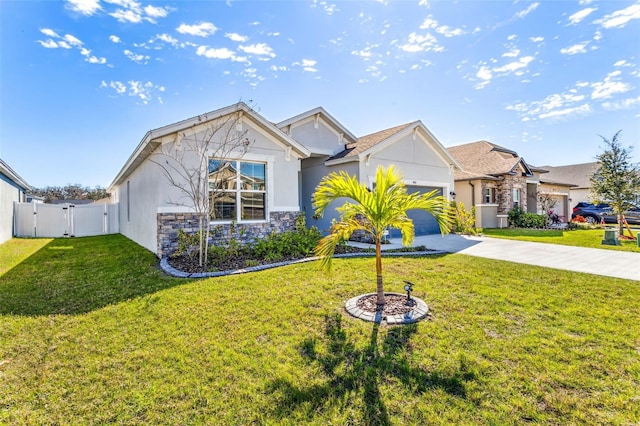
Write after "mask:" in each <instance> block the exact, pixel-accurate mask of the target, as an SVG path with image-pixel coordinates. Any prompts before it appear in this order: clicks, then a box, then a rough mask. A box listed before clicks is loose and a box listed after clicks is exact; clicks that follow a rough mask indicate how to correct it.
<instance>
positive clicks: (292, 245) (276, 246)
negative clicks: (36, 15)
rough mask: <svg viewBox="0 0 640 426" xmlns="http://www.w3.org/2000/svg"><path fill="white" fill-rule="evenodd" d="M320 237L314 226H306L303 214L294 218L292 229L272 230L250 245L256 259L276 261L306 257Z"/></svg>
mask: <svg viewBox="0 0 640 426" xmlns="http://www.w3.org/2000/svg"><path fill="white" fill-rule="evenodd" d="M321 238H322V234H321V233H320V231H319V230H318V228H316V227H315V226H313V227H311V228H307V227H306V224H305V218H304V216H303V215H300V216H298V218H297V219H296V227H295V230H293V231H285V232H280V233H276V232H272V233H271V234H269V235H268V236H267V237H265V238H263V239H261V240H258V241H257V242H256V243H255V244H254V245H253V247H252V249H253V250H252V252H253V256H254V257H255V258H258V259H265V260H269V261H278V260H282V259H285V258H290V257H306V256H309V255H311V254H312V253H313V250H314V248H315V247H316V245H317V244H318V242H319V241H320V239H321Z"/></svg>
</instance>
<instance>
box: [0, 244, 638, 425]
mask: <svg viewBox="0 0 640 426" xmlns="http://www.w3.org/2000/svg"><path fill="white" fill-rule="evenodd" d="M22 244H25V245H27V244H32V242H31V241H30V240H14V241H12V242H10V243H8V245H7V243H5V244H3V245H0V259H3V257H2V256H4V254H3V252H4V251H7V250H9V251H12V250H15V249H16V248H18V247H20V246H21V245H22ZM69 247H71V248H69ZM29 250H32V251H33V253H32V254H31V255H29V254H28V252H29ZM21 258H22V259H23V260H22V261H19V260H18V262H19V263H16V264H15V265H14V266H13V267H12V268H10V269H9V270H8V271H5V272H4V274H3V275H0V424H12V425H13V424H17V425H20V424H103V423H117V424H172V425H173V424H230V425H235V424H290V425H298V424H318V425H326V424H356V425H369V424H447V425H448V424H524V423H537V424H554V425H555V424H620V425H624V424H637V423H638V422H640V396H639V394H638V389H640V363H639V362H638V358H639V356H640V330H639V328H638V324H639V323H640V282H637V281H628V280H621V279H613V278H604V277H599V276H590V275H586V274H579V273H573V272H564V271H558V270H550V269H545V268H539V267H533V266H525V265H517V266H516V265H514V264H511V263H508V262H501V261H493V260H488V259H480V258H475V257H468V256H464V255H447V256H435V257H426V258H385V259H384V260H383V266H384V268H385V279H386V286H387V287H386V288H387V290H388V291H401V289H402V286H403V281H402V280H403V279H408V280H410V281H412V282H414V283H416V292H415V295H416V296H418V297H421V298H422V299H424V300H425V301H426V302H427V303H428V304H429V306H430V308H431V309H432V314H433V316H432V319H431V320H430V321H423V322H421V323H419V324H417V325H413V326H402V327H387V326H380V327H378V326H376V325H374V324H372V323H366V322H363V321H360V320H356V319H353V318H351V317H349V316H348V315H346V314H345V313H344V311H343V303H344V301H345V300H347V299H348V298H350V297H352V296H354V295H357V294H360V293H364V292H371V291H373V290H374V287H375V278H374V274H373V272H372V271H373V270H374V262H375V261H374V259H372V258H358V259H348V260H347V259H337V260H336V261H335V262H334V267H335V271H334V274H333V276H332V277H326V276H323V275H320V274H319V273H318V270H317V263H316V262H313V263H307V264H299V265H292V266H288V267H283V268H278V269H272V270H267V271H262V272H258V273H253V274H246V275H236V276H230V277H224V278H218V279H205V280H197V281H185V280H177V279H172V278H167V277H164V276H163V275H162V274H161V273H160V272H159V271H158V270H157V267H156V261H155V260H154V258H153V256H152V255H151V254H150V253H149V252H147V251H146V250H144V249H142V248H140V247H139V246H137V245H136V244H134V243H132V242H130V241H129V240H127V239H125V238H124V237H122V236H119V235H114V236H107V237H90V238H80V239H68V240H53V241H51V242H48V243H45V244H44V245H43V246H41V247H38V246H31V247H30V248H25V249H24V254H23V255H22V256H21Z"/></svg>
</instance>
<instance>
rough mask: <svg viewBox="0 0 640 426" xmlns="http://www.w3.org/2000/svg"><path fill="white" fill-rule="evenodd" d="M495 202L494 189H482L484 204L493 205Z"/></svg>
mask: <svg viewBox="0 0 640 426" xmlns="http://www.w3.org/2000/svg"><path fill="white" fill-rule="evenodd" d="M495 202H496V196H495V189H494V188H485V189H484V203H485V204H494V203H495Z"/></svg>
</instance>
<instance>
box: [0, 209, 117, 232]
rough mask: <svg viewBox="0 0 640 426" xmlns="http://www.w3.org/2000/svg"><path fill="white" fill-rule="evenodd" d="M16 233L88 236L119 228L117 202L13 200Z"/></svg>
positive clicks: (115, 230) (114, 230)
mask: <svg viewBox="0 0 640 426" xmlns="http://www.w3.org/2000/svg"><path fill="white" fill-rule="evenodd" d="M13 217H14V220H15V224H14V229H15V234H16V235H15V236H16V237H32V238H35V237H41V238H57V237H87V236H90V235H104V234H117V233H118V232H120V222H119V219H118V204H83V205H77V206H76V205H74V204H43V203H14V215H13Z"/></svg>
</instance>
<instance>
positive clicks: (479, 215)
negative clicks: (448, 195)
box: [447, 141, 573, 228]
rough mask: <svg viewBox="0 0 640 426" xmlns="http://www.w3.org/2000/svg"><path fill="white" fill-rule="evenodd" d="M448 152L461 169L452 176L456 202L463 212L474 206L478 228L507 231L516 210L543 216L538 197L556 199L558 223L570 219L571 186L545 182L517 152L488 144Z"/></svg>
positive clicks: (556, 182) (542, 173) (453, 148)
mask: <svg viewBox="0 0 640 426" xmlns="http://www.w3.org/2000/svg"><path fill="white" fill-rule="evenodd" d="M447 150H448V152H449V153H450V154H451V156H452V157H453V158H455V159H456V160H457V161H458V163H459V164H460V166H461V169H459V170H456V172H455V193H456V197H455V199H456V201H457V202H462V203H464V205H465V207H466V208H471V206H475V208H476V226H477V227H480V228H499V227H506V226H507V225H508V224H507V213H508V212H509V211H510V210H511V209H513V208H514V207H516V206H519V207H520V208H522V209H523V210H524V211H526V212H530V213H539V214H542V213H544V212H543V211H542V209H541V206H540V203H539V202H538V196H539V195H540V194H548V195H549V196H551V197H552V198H553V199H555V201H556V205H555V206H554V208H553V210H554V212H555V213H556V214H558V215H559V216H560V219H561V220H563V221H566V220H568V219H569V218H570V216H571V210H570V209H569V198H570V197H569V190H570V188H571V187H572V186H573V184H572V183H566V182H561V181H555V180H553V179H548V178H547V177H546V176H545V174H546V173H547V170H546V169H544V168H539V167H534V166H531V165H529V164H527V162H526V161H525V160H524V158H522V157H520V156H519V155H518V153H517V152H515V151H513V150H510V149H508V148H504V147H502V146H499V145H496V144H493V143H491V142H488V141H478V142H472V143H467V144H463V145H457V146H453V147H449V148H448V149H447Z"/></svg>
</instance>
